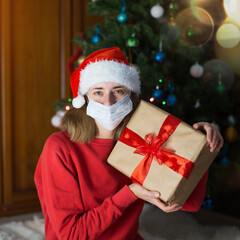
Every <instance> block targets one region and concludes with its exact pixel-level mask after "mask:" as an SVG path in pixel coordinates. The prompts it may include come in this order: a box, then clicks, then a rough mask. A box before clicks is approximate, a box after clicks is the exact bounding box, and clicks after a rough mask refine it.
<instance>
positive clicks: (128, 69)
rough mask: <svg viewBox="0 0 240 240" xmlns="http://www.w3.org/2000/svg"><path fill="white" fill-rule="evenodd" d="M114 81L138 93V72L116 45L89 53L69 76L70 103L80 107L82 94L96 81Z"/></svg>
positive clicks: (82, 98)
mask: <svg viewBox="0 0 240 240" xmlns="http://www.w3.org/2000/svg"><path fill="white" fill-rule="evenodd" d="M101 82H115V83H119V84H121V85H123V86H124V87H126V88H127V89H129V90H130V91H132V92H135V93H137V94H140V77H139V72H138V71H137V69H136V68H135V67H134V66H131V65H130V64H129V62H128V61H127V59H126V57H125V55H124V54H123V52H122V51H121V50H120V48H118V47H112V48H106V49H101V50H98V51H96V52H94V53H92V54H91V55H89V56H88V57H87V58H86V59H85V60H84V61H83V62H82V64H81V65H80V66H79V67H78V68H77V69H76V70H75V71H74V72H73V74H72V76H71V80H70V83H71V88H72V93H73V97H74V98H73V101H72V105H73V107H74V108H81V107H82V106H83V105H84V103H85V99H84V95H85V94H86V93H87V92H88V90H89V88H91V87H92V86H93V85H95V84H96V83H101Z"/></svg>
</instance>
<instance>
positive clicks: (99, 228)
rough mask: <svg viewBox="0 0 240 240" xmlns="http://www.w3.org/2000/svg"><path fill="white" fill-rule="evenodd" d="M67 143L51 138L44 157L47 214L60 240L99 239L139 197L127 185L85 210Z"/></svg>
mask: <svg viewBox="0 0 240 240" xmlns="http://www.w3.org/2000/svg"><path fill="white" fill-rule="evenodd" d="M57 141H58V142H57ZM64 144H65V145H66V143H64V142H59V140H56V139H54V138H51V140H48V141H47V143H46V144H45V147H44V150H43V153H42V155H41V170H42V171H41V174H42V185H43V195H44V201H45V207H46V212H47V214H48V216H49V218H50V222H51V224H52V226H53V228H54V231H55V233H56V234H57V237H58V239H96V238H97V237H98V236H99V235H101V233H103V232H104V231H105V230H106V229H108V228H109V227H111V225H112V224H113V223H114V222H115V221H116V220H118V219H119V218H120V217H121V216H122V214H123V212H124V210H125V209H126V208H127V207H128V206H129V205H130V204H131V203H133V202H134V201H136V199H137V198H136V197H135V196H134V195H133V194H132V192H131V191H130V190H129V188H128V187H127V186H125V187H123V188H122V189H121V190H120V191H119V192H117V193H116V194H115V195H114V196H112V197H108V198H107V199H105V200H104V201H103V202H102V204H101V205H99V206H96V207H95V208H93V209H90V210H88V211H86V210H85V209H84V205H83V203H82V200H81V199H82V198H81V192H80V189H81V186H80V184H81V183H79V182H78V179H77V177H76V173H75V172H74V167H73V166H71V161H68V159H69V151H66V150H65V149H66V147H64V146H63V145H64Z"/></svg>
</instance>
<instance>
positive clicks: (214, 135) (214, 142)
mask: <svg viewBox="0 0 240 240" xmlns="http://www.w3.org/2000/svg"><path fill="white" fill-rule="evenodd" d="M218 141H219V137H218V133H217V132H216V131H214V129H213V131H212V139H211V142H210V148H211V149H210V151H211V152H213V151H214V150H215V149H216V146H217V144H218Z"/></svg>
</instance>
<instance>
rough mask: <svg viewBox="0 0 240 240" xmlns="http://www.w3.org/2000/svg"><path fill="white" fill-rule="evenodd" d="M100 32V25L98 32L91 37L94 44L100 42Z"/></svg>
mask: <svg viewBox="0 0 240 240" xmlns="http://www.w3.org/2000/svg"><path fill="white" fill-rule="evenodd" d="M99 32H100V26H99V25H98V26H97V29H96V34H95V35H94V36H93V37H92V39H91V41H92V43H93V44H96V43H98V42H99V41H100V40H101V37H100V35H99Z"/></svg>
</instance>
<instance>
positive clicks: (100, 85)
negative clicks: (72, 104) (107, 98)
mask: <svg viewBox="0 0 240 240" xmlns="http://www.w3.org/2000/svg"><path fill="white" fill-rule="evenodd" d="M117 87H122V88H125V87H124V86H123V85H121V84H119V83H115V82H102V83H96V84H94V85H93V86H92V87H91V88H90V89H89V90H91V89H95V88H102V89H109V90H110V89H113V88H117Z"/></svg>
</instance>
